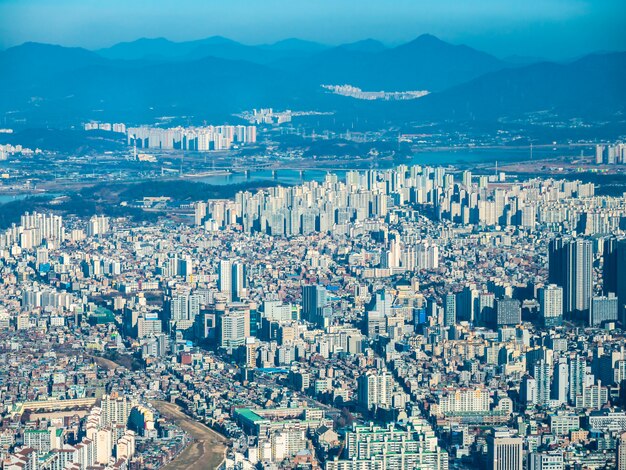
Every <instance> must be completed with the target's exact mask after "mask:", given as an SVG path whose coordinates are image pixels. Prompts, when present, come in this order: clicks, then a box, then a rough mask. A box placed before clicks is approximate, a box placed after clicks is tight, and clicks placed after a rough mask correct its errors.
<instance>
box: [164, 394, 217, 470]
mask: <svg viewBox="0 0 626 470" xmlns="http://www.w3.org/2000/svg"><path fill="white" fill-rule="evenodd" d="M152 406H154V407H155V408H156V409H157V410H158V411H159V413H161V414H162V415H163V416H164V417H165V418H166V419H167V420H169V421H171V422H173V423H175V424H176V425H178V426H180V427H181V428H182V429H183V430H185V431H186V432H187V433H189V434H190V435H191V436H192V437H193V438H194V442H192V443H191V444H190V445H189V446H187V448H186V449H185V450H183V451H182V452H181V453H180V455H178V456H177V457H176V458H175V459H174V460H173V461H172V462H170V463H168V464H167V465H166V466H165V467H163V468H164V470H210V469H215V468H217V467H218V466H219V465H220V464H221V463H222V461H223V460H224V456H225V453H226V446H227V445H228V440H227V439H226V438H225V437H224V436H222V435H220V434H218V433H216V432H215V431H213V430H212V429H210V428H208V427H207V426H205V425H204V424H202V423H199V422H197V421H195V420H194V419H192V418H190V417H189V416H187V415H186V414H185V413H184V412H183V411H182V410H181V408H180V407H179V406H178V405H175V404H173V403H169V402H166V401H153V402H152Z"/></svg>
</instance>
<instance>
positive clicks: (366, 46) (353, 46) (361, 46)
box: [339, 38, 387, 52]
mask: <svg viewBox="0 0 626 470" xmlns="http://www.w3.org/2000/svg"><path fill="white" fill-rule="evenodd" d="M339 47H340V48H342V49H345V50H348V51H359V52H378V51H382V50H384V49H387V46H385V45H384V44H383V43H382V42H380V41H378V40H376V39H372V38H368V39H363V40H361V41H356V42H351V43H348V44H342V45H340V46H339Z"/></svg>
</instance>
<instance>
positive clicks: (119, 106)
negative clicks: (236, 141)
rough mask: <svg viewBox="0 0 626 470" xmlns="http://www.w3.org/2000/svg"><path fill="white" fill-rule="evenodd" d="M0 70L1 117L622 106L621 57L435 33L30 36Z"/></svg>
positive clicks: (49, 121)
mask: <svg viewBox="0 0 626 470" xmlns="http://www.w3.org/2000/svg"><path fill="white" fill-rule="evenodd" d="M0 71H1V73H0V113H1V115H3V116H4V119H5V122H14V123H15V122H18V123H19V122H21V123H24V125H34V124H36V125H42V124H46V125H75V124H78V123H80V122H83V121H85V120H90V119H96V120H113V121H126V122H134V123H149V122H152V121H153V120H154V119H155V118H156V117H159V116H178V117H186V118H187V119H191V120H196V121H200V122H201V121H204V120H222V121H223V120H227V121H231V122H232V121H233V120H234V118H233V117H232V114H233V113H237V112H240V111H242V110H247V109H252V108H260V107H273V108H277V109H281V108H291V109H297V110H319V111H333V112H335V113H336V116H338V117H339V118H343V119H344V121H352V122H354V120H355V118H356V120H359V118H360V117H363V119H362V121H365V120H369V121H370V122H372V121H377V120H378V121H380V122H381V123H387V124H403V123H407V122H413V121H428V120H433V119H436V120H443V121H455V122H458V123H462V122H465V121H476V120H481V121H488V122H491V123H493V124H494V125H496V124H497V123H498V122H500V121H501V120H502V119H523V118H525V117H527V116H528V115H529V114H531V113H547V114H548V115H552V116H556V117H557V118H558V119H573V118H579V119H582V120H588V119H595V120H599V121H612V122H615V121H618V122H621V121H623V119H624V111H625V110H626V109H625V108H626V87H625V86H624V85H623V84H624V83H626V53H620V52H617V53H602V54H594V55H590V56H587V57H583V58H581V59H578V60H575V61H571V62H567V63H554V62H547V61H535V60H533V59H529V58H519V57H518V58H511V59H510V60H502V59H498V58H496V57H494V56H492V55H490V54H487V53H485V52H481V51H478V50H476V49H473V48H471V47H468V46H465V45H453V44H450V43H447V42H445V41H442V40H440V39H438V38H436V37H434V36H431V35H422V36H419V37H418V38H416V39H415V40H413V41H410V42H408V43H405V44H402V45H399V46H396V47H387V46H386V45H384V44H382V43H380V42H378V41H376V40H373V39H367V40H363V41H358V42H355V43H351V44H344V45H340V46H334V47H331V46H326V45H323V44H318V43H314V42H309V41H303V40H299V39H287V40H284V41H280V42H277V43H274V44H265V45H256V46H251V45H245V44H241V43H239V42H236V41H233V40H230V39H227V38H223V37H217V36H216V37H210V38H207V39H203V40H197V41H187V42H173V41H169V40H167V39H164V38H157V39H138V40H137V41H133V42H126V43H119V44H116V45H114V46H112V47H109V48H106V49H101V50H97V51H89V50H86V49H81V48H68V47H62V46H54V45H48V44H39V43H25V44H23V45H20V46H16V47H12V48H10V49H7V50H5V51H2V52H0ZM323 84H333V85H339V84H350V85H354V86H357V87H360V88H362V89H363V90H366V91H379V90H385V91H408V90H427V91H429V92H430V94H429V95H427V96H426V97H424V98H420V99H417V100H410V101H364V100H357V99H354V98H350V97H345V96H339V95H334V94H332V93H329V92H328V91H327V90H325V89H323V88H322V87H321V85H323ZM24 120H25V121H24ZM340 120H341V119H340Z"/></svg>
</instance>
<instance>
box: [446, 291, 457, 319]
mask: <svg viewBox="0 0 626 470" xmlns="http://www.w3.org/2000/svg"><path fill="white" fill-rule="evenodd" d="M455 323H456V296H455V295H454V294H453V293H449V294H448V295H446V296H445V297H444V299H443V324H444V325H445V326H452V325H454V324H455Z"/></svg>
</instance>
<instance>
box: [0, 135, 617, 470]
mask: <svg viewBox="0 0 626 470" xmlns="http://www.w3.org/2000/svg"><path fill="white" fill-rule="evenodd" d="M609 148H613V147H609ZM618 148H620V147H618ZM622 148H623V147H622ZM603 152H604V153H605V154H608V151H607V150H603V149H602V148H599V150H598V154H599V155H602V153H603ZM610 152H611V153H613V151H612V150H611V151H610ZM618 153H619V152H618ZM622 155H623V154H622V153H619V157H618V158H619V159H620V160H619V161H620V162H622V161H623V160H622V158H623V157H622ZM509 178H510V176H509V175H506V174H504V173H502V172H501V173H498V174H496V175H473V174H472V173H471V172H470V171H467V170H465V171H462V172H457V171H455V170H454V169H453V168H443V167H420V166H412V167H408V166H399V167H397V168H394V169H390V170H378V171H375V170H368V171H364V172H358V171H351V172H348V173H347V174H346V178H345V181H341V180H339V178H338V177H337V176H336V175H333V174H328V175H327V176H326V177H325V178H324V180H323V181H320V182H317V181H312V182H307V183H304V184H302V185H296V186H291V187H283V186H277V187H273V188H268V189H264V190H260V191H258V192H255V193H252V192H249V191H248V192H240V193H238V194H237V195H236V196H235V197H234V198H233V199H232V200H210V201H199V202H196V203H194V204H193V206H192V207H191V208H190V210H192V211H193V217H189V223H186V224H185V223H183V224H180V223H176V222H174V221H171V220H168V219H167V218H166V219H164V220H160V221H159V223H158V224H145V223H144V224H134V223H129V222H128V220H126V219H124V218H119V219H114V218H109V217H105V216H100V215H94V216H93V217H90V218H88V219H81V218H74V217H71V218H64V217H62V216H59V215H54V214H53V213H32V214H28V213H27V214H24V215H23V216H22V218H21V221H20V223H19V224H15V225H13V226H12V227H10V228H9V229H7V230H6V231H5V232H4V233H2V234H1V235H0V259H2V279H3V282H2V284H1V288H2V295H1V296H0V298H2V307H1V309H0V312H1V315H2V317H1V318H2V321H1V325H2V333H1V334H2V350H3V356H2V358H3V364H4V365H3V368H5V371H6V374H3V377H4V378H3V387H2V398H3V400H2V402H3V407H4V413H5V414H6V417H7V418H9V419H10V417H12V416H16V417H22V416H28V417H29V418H28V419H27V420H26V421H24V419H23V418H22V420H21V421H15V420H13V425H12V426H10V427H8V428H6V430H5V431H4V432H3V435H2V436H3V445H4V449H5V451H4V452H5V453H4V462H5V468H8V469H13V468H21V467H19V465H21V464H20V462H23V463H24V464H26V463H28V462H31V463H29V464H28V465H33V466H32V467H29V468H42V469H44V468H46V469H47V468H84V467H83V466H86V467H90V466H91V465H101V466H105V467H106V468H157V467H158V465H159V464H162V463H164V462H167V461H168V460H169V459H170V458H172V457H173V456H175V455H176V454H177V453H178V452H180V451H181V449H183V448H185V446H188V445H190V443H191V441H192V439H191V438H190V436H189V435H188V434H186V433H185V431H184V430H182V429H180V428H177V427H176V426H175V425H174V424H172V423H170V422H168V421H167V419H164V418H162V417H161V418H159V416H160V415H159V412H158V410H159V406H161V405H160V404H159V403H161V402H164V401H166V402H170V403H174V404H176V405H178V406H180V407H181V409H182V410H184V411H185V412H186V413H187V414H188V415H189V416H190V417H193V418H194V419H196V420H199V421H201V422H203V423H205V424H207V425H208V426H210V427H211V428H213V429H214V430H216V431H217V432H219V433H220V434H223V435H224V436H226V438H228V440H229V444H228V450H227V451H225V453H224V456H225V460H224V461H223V463H222V464H221V468H254V467H255V466H256V465H258V464H259V463H262V464H263V466H264V468H273V467H280V468H300V467H302V466H303V465H304V466H307V467H309V468H326V469H364V468H373V469H378V468H389V469H391V468H424V469H447V468H457V467H458V468H469V467H472V466H473V467H478V468H485V467H487V466H489V467H490V468H492V467H493V468H501V467H498V466H497V465H498V464H497V461H498V460H501V459H503V458H506V462H507V466H510V467H511V468H523V467H522V462H525V463H526V465H527V468H530V469H533V470H535V469H547V468H550V469H558V468H563V469H564V468H578V467H580V466H581V465H584V467H585V468H605V467H610V466H611V465H616V463H617V462H618V461H619V462H623V461H624V453H625V452H626V450H625V447H624V445H625V444H622V441H623V440H624V439H626V434H624V433H626V412H624V411H622V406H624V405H625V403H624V386H625V385H624V384H625V383H626V355H625V351H624V335H623V331H622V330H621V329H619V328H617V327H618V326H620V325H622V324H623V322H624V320H625V316H626V305H625V304H626V268H625V266H626V239H625V238H624V236H623V235H624V230H625V228H626V199H625V198H624V196H622V197H610V196H596V195H595V194H594V185H593V184H584V183H581V182H578V181H564V180H555V179H539V178H536V179H531V180H525V181H518V180H517V179H515V178H512V179H513V181H509ZM41 351H46V353H45V354H43V355H41ZM120 358H122V359H120ZM116 360H117V361H119V362H118V363H116V362H115V361H116ZM105 361H106V362H105ZM47 410H49V411H47ZM81 436H82V437H81ZM20 445H21V446H20ZM14 446H17V447H15V449H22V450H16V451H13V452H11V451H10V450H9V449H11V448H13V447H14ZM164 446H165V447H166V448H167V449H168V451H167V452H162V449H163V448H164ZM155 454H159V455H158V457H157V455H155ZM500 455H502V456H506V457H502V456H500ZM68 462H71V463H72V465H74V466H75V467H68V466H65V465H66V464H67V463H68ZM113 462H115V463H113ZM90 468H91V467H90Z"/></svg>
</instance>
